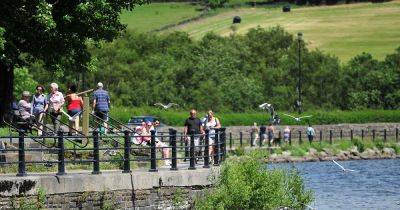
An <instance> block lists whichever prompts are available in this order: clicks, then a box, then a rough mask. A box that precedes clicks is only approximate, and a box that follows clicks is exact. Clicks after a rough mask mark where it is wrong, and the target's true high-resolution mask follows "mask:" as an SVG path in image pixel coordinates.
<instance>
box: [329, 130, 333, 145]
mask: <svg viewBox="0 0 400 210" xmlns="http://www.w3.org/2000/svg"><path fill="white" fill-rule="evenodd" d="M332 136H333V133H332V130H329V144H332V143H333V142H332Z"/></svg>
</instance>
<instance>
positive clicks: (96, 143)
mask: <svg viewBox="0 0 400 210" xmlns="http://www.w3.org/2000/svg"><path fill="white" fill-rule="evenodd" d="M92 174H101V172H100V158H99V132H98V131H96V130H95V131H93V172H92Z"/></svg>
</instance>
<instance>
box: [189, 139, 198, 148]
mask: <svg viewBox="0 0 400 210" xmlns="http://www.w3.org/2000/svg"><path fill="white" fill-rule="evenodd" d="M187 142H188V145H189V146H190V143H191V141H190V137H188V138H187ZM199 145H200V137H194V146H195V147H197V146H199Z"/></svg>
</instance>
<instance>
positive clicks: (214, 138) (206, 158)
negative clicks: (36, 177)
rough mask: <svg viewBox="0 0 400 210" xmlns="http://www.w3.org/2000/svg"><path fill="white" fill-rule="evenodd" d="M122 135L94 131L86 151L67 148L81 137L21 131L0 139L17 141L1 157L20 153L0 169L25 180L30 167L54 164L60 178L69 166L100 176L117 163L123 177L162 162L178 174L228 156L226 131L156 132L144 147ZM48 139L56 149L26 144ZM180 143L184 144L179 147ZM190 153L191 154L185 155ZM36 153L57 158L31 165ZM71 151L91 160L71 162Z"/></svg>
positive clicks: (132, 135) (127, 133)
mask: <svg viewBox="0 0 400 210" xmlns="http://www.w3.org/2000/svg"><path fill="white" fill-rule="evenodd" d="M123 134H124V135H122V137H121V135H115V134H109V135H103V136H100V135H99V132H98V131H97V130H94V131H93V132H92V135H91V136H85V138H87V139H88V140H89V141H90V143H89V144H88V145H87V146H86V147H84V148H76V147H75V144H71V143H69V145H67V144H66V142H69V141H73V139H79V138H81V136H65V135H64V133H63V132H61V131H59V132H58V133H57V136H54V135H51V136H40V137H38V136H33V135H31V136H29V135H28V134H27V133H26V132H24V131H23V130H20V132H19V135H18V136H7V137H0V140H1V139H8V138H11V139H18V148H10V147H8V148H6V149H0V154H2V153H7V152H18V161H4V162H0V167H4V166H6V165H12V164H17V165H18V173H17V176H26V175H27V173H29V172H35V171H29V170H27V168H28V167H27V166H28V165H38V164H44V165H45V166H46V165H47V166H53V164H55V165H56V167H57V175H60V176H61V175H64V174H66V173H68V170H66V168H67V165H68V164H84V165H86V166H88V165H90V164H92V174H100V173H101V171H102V169H101V164H102V163H105V162H110V163H118V164H119V165H118V166H119V167H118V168H119V169H121V171H122V172H123V173H129V172H131V163H134V162H137V163H139V162H141V163H150V164H149V171H152V172H155V171H157V170H158V169H159V168H160V167H158V164H159V162H160V161H165V162H164V165H166V166H165V167H163V168H169V169H170V170H178V169H180V168H188V169H190V170H196V166H198V165H202V166H203V167H204V168H208V167H209V164H210V159H211V158H212V159H213V161H214V162H213V163H214V165H219V163H220V161H223V160H224V159H225V155H226V134H225V129H224V128H220V129H215V132H213V133H212V134H210V132H209V131H206V133H205V134H192V135H190V136H183V134H182V133H178V132H177V131H176V130H175V129H170V130H169V133H168V135H165V133H162V134H161V135H160V134H157V133H156V132H155V131H151V135H149V136H140V137H143V138H150V142H149V143H148V144H147V143H145V142H146V141H144V142H143V143H142V144H141V145H133V144H132V140H133V138H137V137H138V136H137V135H135V133H133V132H131V131H130V130H125V131H124V133H123ZM67 137H68V138H67ZM46 138H55V139H56V141H57V146H56V147H41V148H29V147H27V146H26V143H27V142H29V141H30V142H37V141H43V139H46ZM110 138H113V139H118V140H120V141H123V144H120V145H118V147H115V145H110V143H108V142H107V139H110ZM66 139H68V141H65V140H66ZM177 140H180V141H184V142H180V144H177ZM184 143H186V144H184ZM187 150H188V151H189V153H186V152H185V151H187ZM37 151H40V152H43V153H44V154H48V155H54V154H56V155H57V158H54V159H52V160H46V161H43V160H40V161H38V160H37V161H35V160H29V161H28V160H27V159H26V157H27V155H28V154H30V153H31V152H37ZM71 151H73V152H74V153H76V152H82V153H86V156H88V158H86V159H76V158H71V155H70V154H69V153H70V152H71ZM103 151H105V153H103ZM109 151H114V153H116V154H115V155H113V156H115V157H118V155H120V156H121V157H120V158H119V159H118V158H105V157H107V156H105V154H106V152H109ZM159 151H161V154H164V153H165V154H168V153H169V156H168V157H165V156H160V152H159ZM164 151H168V152H164ZM210 151H213V153H210ZM67 154H68V155H67ZM210 155H211V156H210ZM67 156H68V157H67ZM110 157H112V156H110ZM187 159H188V160H189V164H187V163H186V160H187ZM0 161H1V160H0ZM145 165H147V164H145Z"/></svg>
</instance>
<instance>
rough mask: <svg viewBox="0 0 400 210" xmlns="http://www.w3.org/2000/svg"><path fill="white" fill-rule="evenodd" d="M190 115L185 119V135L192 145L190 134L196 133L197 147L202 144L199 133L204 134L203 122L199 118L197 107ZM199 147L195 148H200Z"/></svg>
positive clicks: (195, 141)
mask: <svg viewBox="0 0 400 210" xmlns="http://www.w3.org/2000/svg"><path fill="white" fill-rule="evenodd" d="M189 114H190V117H189V118H188V119H186V121H185V125H184V126H185V127H184V128H183V136H184V139H185V140H186V141H188V142H189V143H188V144H189V145H190V136H191V135H194V146H195V147H197V146H199V145H200V136H199V134H204V130H203V126H202V122H201V120H200V119H199V118H197V111H196V110H195V109H192V110H190V113H189ZM188 135H189V136H188ZM198 149H200V148H197V149H195V150H198Z"/></svg>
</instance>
